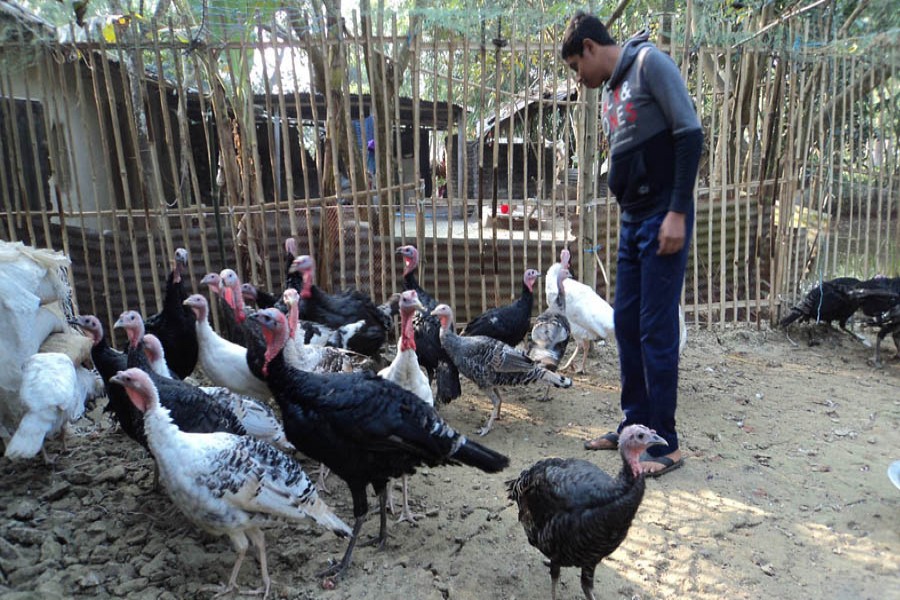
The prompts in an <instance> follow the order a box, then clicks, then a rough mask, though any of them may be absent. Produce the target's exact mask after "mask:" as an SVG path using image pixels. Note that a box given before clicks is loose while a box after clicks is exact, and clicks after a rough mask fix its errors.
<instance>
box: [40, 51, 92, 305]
mask: <svg viewBox="0 0 900 600" xmlns="http://www.w3.org/2000/svg"><path fill="white" fill-rule="evenodd" d="M66 66H68V67H69V68H71V70H72V72H73V78H74V80H75V82H76V86H80V85H81V73H80V70H81V63H77V64H74V65H66ZM44 68H45V73H47V80H46V81H45V85H46V86H48V87H45V90H44V93H45V96H46V97H48V98H52V94H51V90H53V89H56V90H66V95H65V97H67V98H70V97H71V96H70V94H71V92H72V88H71V85H70V84H69V83H68V82H67V81H66V78H65V75H64V71H63V69H64V64H63V63H60V62H58V61H56V60H51V59H50V58H49V57H46V58H45V63H44ZM76 93H77V90H76ZM47 104H48V107H49V109H50V110H49V111H48V112H47V113H46V116H47V120H46V123H47V124H46V128H47V131H50V130H51V125H50V124H51V123H59V124H60V125H61V127H60V131H58V136H59V138H60V140H61V141H62V143H63V147H62V148H60V144H59V142H56V143H53V144H52V148H53V150H52V151H51V156H55V162H56V168H55V169H54V172H55V173H58V174H59V175H58V177H60V176H61V175H62V173H66V174H67V177H66V182H65V183H66V184H67V189H66V191H67V194H68V195H67V199H68V206H65V207H63V202H62V197H60V200H59V202H60V225H61V229H62V239H63V250H64V251H65V253H66V256H68V257H69V258H70V259H71V260H72V263H73V264H78V265H80V266H81V267H83V268H84V273H85V277H84V280H85V282H86V284H87V286H88V294H89V298H88V299H87V300H88V301H89V302H90V314H92V315H96V314H97V303H96V299H95V292H94V273H93V271H94V269H93V265H92V262H93V261H91V260H88V251H87V228H86V226H85V219H84V205H85V198H84V194H83V182H82V181H80V177H79V173H78V169H77V168H75V165H74V164H73V160H72V153H71V152H66V151H64V149H65V148H71V147H72V143H71V140H74V139H75V138H74V136H73V135H72V120H73V119H72V118H71V117H70V116H71V115H72V114H73V113H74V109H73V108H72V107H70V106H69V105H68V103H66V102H62V101H61V98H60V97H56V98H53V99H52V100H50V101H49V102H48V103H47ZM76 105H77V106H78V107H79V109H80V110H81V111H84V110H85V107H84V104H82V103H81V102H76ZM51 113H52V116H51ZM51 164H52V163H51ZM91 166H92V167H93V161H91ZM58 183H59V184H60V185H63V182H58ZM67 213H68V214H71V215H72V216H74V215H76V214H77V215H78V217H79V219H78V222H79V224H80V226H79V227H74V226H73V229H77V230H78V235H79V236H80V238H81V240H80V242H81V256H75V255H74V250H73V249H72V247H71V244H70V241H69V231H68V230H69V227H68V219H65V215H66V214H67ZM73 220H74V219H73ZM69 277H70V278H71V277H72V272H71V271H70V272H69ZM72 289H73V290H75V291H76V293H75V294H73V308H74V309H75V312H76V313H78V314H87V311H82V310H81V306H82V305H81V304H80V303H79V302H78V294H77V289H76V287H75V286H74V285H73V286H72ZM85 304H87V303H85Z"/></svg>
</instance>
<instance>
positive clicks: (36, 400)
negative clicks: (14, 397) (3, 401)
mask: <svg viewBox="0 0 900 600" xmlns="http://www.w3.org/2000/svg"><path fill="white" fill-rule="evenodd" d="M19 395H20V397H21V401H22V404H23V406H24V407H25V409H26V411H27V412H26V413H25V415H24V416H23V417H22V420H21V421H20V422H19V426H18V428H16V432H15V433H14V434H13V436H12V439H10V440H9V443H8V444H7V446H6V454H5V456H6V457H7V458H9V459H12V460H15V459H22V458H32V457H34V456H36V455H37V453H38V452H40V453H42V454H43V456H44V460H45V461H46V462H48V463H49V462H52V461H51V460H50V458H49V457H48V456H47V452H46V451H45V450H44V439H45V438H47V437H51V436H54V435H56V434H61V435H62V437H63V448H65V426H66V425H67V424H68V423H70V422H74V421H77V420H78V419H79V418H81V415H82V414H84V403H85V400H88V399H93V398H97V397H99V396H102V395H103V382H102V381H101V380H100V378H99V377H98V376H97V375H96V373H94V372H92V371H88V370H87V369H85V368H84V367H81V366H76V365H75V364H74V363H72V359H71V358H69V356H68V355H66V354H63V353H61V352H46V353H39V354H34V355H33V356H31V357H30V358H28V360H26V361H25V364H24V365H22V385H21V387H20V388H19Z"/></svg>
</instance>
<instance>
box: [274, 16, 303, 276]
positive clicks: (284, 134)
mask: <svg viewBox="0 0 900 600" xmlns="http://www.w3.org/2000/svg"><path fill="white" fill-rule="evenodd" d="M276 25H277V21H276V17H275V16H274V15H273V16H272V24H271V27H272V30H273V31H275V30H276ZM287 34H288V35H291V31H290V28H287ZM280 46H281V47H280V50H281V51H285V50H286V51H287V52H288V54H290V58H291V67H290V72H291V73H292V74H293V76H294V78H295V81H296V76H297V73H296V63H295V62H294V55H295V54H296V47H295V46H294V45H293V44H291V43H284V42H282V43H281V44H280ZM283 61H284V59H283V58H282V59H281V60H280V61H279V65H281V64H283ZM283 70H284V69H281V68H278V69H275V73H274V75H275V84H276V85H277V86H278V124H279V127H280V128H281V155H282V156H283V157H284V187H285V204H286V205H287V220H288V236H289V237H290V236H294V235H296V232H297V214H296V209H295V204H294V198H295V197H296V193H297V188H296V183H295V182H294V151H293V144H292V143H291V126H290V118H289V117H288V112H287V98H286V97H285V91H284V87H285V86H284V77H283V76H282V71H283ZM294 100H295V106H296V107H297V109H298V111H299V108H300V103H299V101H298V100H297V88H296V86H295V87H294ZM298 115H299V113H298ZM296 129H297V140H298V143H299V144H300V148H299V153H300V160H301V164H305V156H304V154H305V153H304V152H303V145H302V144H303V125H302V122H301V120H300V119H299V116H298V119H297V123H296ZM301 168H302V169H303V176H304V179H306V178H307V177H306V174H307V171H306V168H305V166H303V167H301ZM276 234H281V230H280V229H277V230H276ZM283 241H284V240H283V239H281V238H279V239H278V240H277V244H279V245H280V244H281V243H282V242H283ZM276 255H277V257H278V272H279V273H281V274H282V276H281V277H280V278H279V280H278V286H277V287H276V286H275V285H274V284H270V286H271V289H272V290H273V292H274V291H276V290H283V289H284V288H285V285H286V276H285V274H286V273H287V270H288V269H289V268H290V265H288V264H286V263H287V257H286V255H285V253H284V252H283V251H281V252H278V253H277V254H276ZM270 260H271V259H270Z"/></svg>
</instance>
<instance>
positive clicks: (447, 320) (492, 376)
mask: <svg viewBox="0 0 900 600" xmlns="http://www.w3.org/2000/svg"><path fill="white" fill-rule="evenodd" d="M431 314H432V315H434V316H436V317H438V318H439V319H440V320H441V344H442V345H443V346H444V349H445V350H447V354H449V355H450V358H451V359H452V360H453V364H455V365H456V368H458V369H459V372H460V373H462V374H463V375H465V376H466V377H468V378H469V379H471V380H472V381H473V382H475V385H477V386H478V388H479V389H480V390H481V391H482V392H484V393H485V394H487V396H488V398H490V399H491V403H492V404H493V410H491V416H490V418H488V420H487V423H485V424H484V426H483V427H482V428H481V429H479V430H478V434H479V435H486V434H487V433H488V432H489V431H490V430H491V427H493V425H494V421H495V420H496V419H497V418H498V417H499V416H500V405H501V404H502V402H503V400H502V399H501V398H500V392H499V388H500V387H506V386H515V385H527V384H529V383H534V382H537V381H544V382H546V383H549V384H550V385H554V386H556V387H561V388H567V387H571V386H572V380H571V379H569V378H568V377H563V376H562V375H557V374H556V373H554V372H553V371H549V370H547V369H545V368H544V367H542V366H540V365H539V364H538V363H536V362H534V361H533V360H531V359H530V358H529V357H528V355H527V354H525V353H524V352H522V351H520V350H517V349H515V348H513V347H512V346H509V345H508V344H504V343H503V342H501V341H500V340H495V339H494V338H490V337H487V336H484V335H475V336H461V335H458V334H457V333H456V331H455V329H454V327H453V310H452V309H451V308H450V307H449V306H447V305H446V304H438V305H437V307H435V309H434V310H433V311H431Z"/></svg>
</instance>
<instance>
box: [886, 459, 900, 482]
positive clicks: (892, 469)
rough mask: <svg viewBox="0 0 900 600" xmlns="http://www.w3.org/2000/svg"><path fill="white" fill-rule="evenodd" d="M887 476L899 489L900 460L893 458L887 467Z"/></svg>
mask: <svg viewBox="0 0 900 600" xmlns="http://www.w3.org/2000/svg"><path fill="white" fill-rule="evenodd" d="M888 477H890V478H891V481H892V482H893V483H894V485H895V486H897V489H900V460H895V461H894V462H892V463H891V466H889V467H888Z"/></svg>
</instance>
